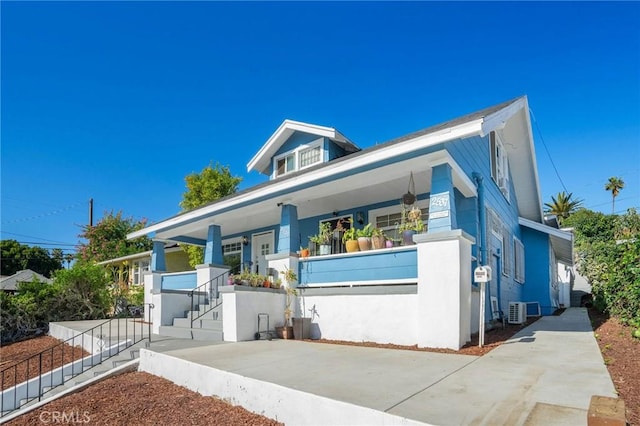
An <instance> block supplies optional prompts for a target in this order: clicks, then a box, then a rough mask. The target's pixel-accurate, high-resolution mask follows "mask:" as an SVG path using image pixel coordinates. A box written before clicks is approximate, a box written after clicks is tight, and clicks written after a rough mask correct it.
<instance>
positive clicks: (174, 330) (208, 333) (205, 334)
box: [159, 325, 223, 342]
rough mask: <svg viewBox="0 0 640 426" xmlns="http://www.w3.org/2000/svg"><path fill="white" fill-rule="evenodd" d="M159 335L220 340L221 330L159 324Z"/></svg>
mask: <svg viewBox="0 0 640 426" xmlns="http://www.w3.org/2000/svg"><path fill="white" fill-rule="evenodd" d="M159 334H160V335H161V336H167V337H177V338H179V339H193V340H204V341H212V342H221V341H222V340H223V339H222V330H206V329H201V328H186V327H174V326H171V325H162V326H160V333H159Z"/></svg>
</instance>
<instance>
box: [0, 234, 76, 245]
mask: <svg viewBox="0 0 640 426" xmlns="http://www.w3.org/2000/svg"><path fill="white" fill-rule="evenodd" d="M0 233H2V234H9V235H15V236H18V237H25V238H33V239H36V240H42V241H49V242H51V243H56V244H60V245H63V246H75V244H71V243H63V242H62V241H56V240H49V239H46V238H40V237H34V236H33V235H24V234H16V233H15V232H7V231H0ZM35 244H43V243H35Z"/></svg>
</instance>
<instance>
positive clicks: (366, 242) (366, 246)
mask: <svg viewBox="0 0 640 426" xmlns="http://www.w3.org/2000/svg"><path fill="white" fill-rule="evenodd" d="M358 247H360V251H367V250H371V238H369V237H358Z"/></svg>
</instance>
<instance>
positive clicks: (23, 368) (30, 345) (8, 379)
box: [0, 336, 89, 389]
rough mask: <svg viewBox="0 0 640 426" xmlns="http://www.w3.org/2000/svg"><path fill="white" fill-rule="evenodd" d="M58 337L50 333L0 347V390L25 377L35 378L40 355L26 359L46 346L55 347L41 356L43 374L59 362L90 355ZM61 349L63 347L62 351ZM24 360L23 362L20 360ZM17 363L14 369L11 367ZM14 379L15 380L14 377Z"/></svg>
mask: <svg viewBox="0 0 640 426" xmlns="http://www.w3.org/2000/svg"><path fill="white" fill-rule="evenodd" d="M60 343H61V342H60V340H57V339H54V338H53V337H50V336H41V337H37V338H34V339H29V340H24V341H22V342H17V343H11V344H9V345H4V346H1V347H0V389H5V388H8V387H10V386H13V385H14V384H15V383H16V381H17V383H21V382H24V381H25V380H26V379H27V378H29V379H31V378H33V377H37V376H38V374H39V372H40V357H36V358H31V359H29V361H28V362H26V360H27V358H29V357H31V356H32V355H35V354H38V353H40V352H42V351H44V350H45V349H49V348H51V347H54V346H55V348H54V349H52V350H51V351H48V352H46V353H44V354H43V355H42V372H43V373H46V372H47V371H51V370H52V369H53V368H57V367H60V366H61V365H62V361H63V360H64V363H65V364H67V363H69V362H71V361H72V360H75V359H80V358H82V357H85V356H87V355H89V353H88V352H86V351H84V350H83V349H81V348H80V347H75V348H74V347H72V346H69V345H67V344H62V345H60ZM63 348H64V350H63ZM20 361H25V362H20ZM16 364H17V367H16V368H13V366H14V365H16ZM16 379H17V380H16Z"/></svg>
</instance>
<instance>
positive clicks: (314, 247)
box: [309, 241, 318, 256]
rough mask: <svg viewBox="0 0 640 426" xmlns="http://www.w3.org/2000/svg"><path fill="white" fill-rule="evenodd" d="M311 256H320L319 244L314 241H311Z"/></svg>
mask: <svg viewBox="0 0 640 426" xmlns="http://www.w3.org/2000/svg"><path fill="white" fill-rule="evenodd" d="M309 255H310V256H317V255H318V244H316V243H315V242H313V241H309Z"/></svg>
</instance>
